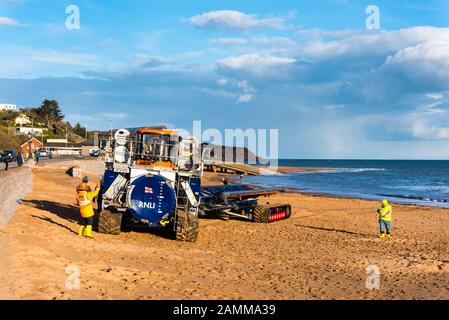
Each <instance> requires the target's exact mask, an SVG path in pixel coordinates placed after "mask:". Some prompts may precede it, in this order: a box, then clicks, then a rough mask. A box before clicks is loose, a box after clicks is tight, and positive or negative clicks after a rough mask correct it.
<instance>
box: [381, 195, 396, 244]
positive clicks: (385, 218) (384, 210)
mask: <svg viewBox="0 0 449 320" xmlns="http://www.w3.org/2000/svg"><path fill="white" fill-rule="evenodd" d="M377 213H378V214H379V225H380V237H381V238H385V237H387V238H389V237H391V220H392V216H391V215H392V214H393V207H392V206H391V205H390V204H389V203H388V201H387V200H382V203H381V205H380V207H379V208H378V209H377Z"/></svg>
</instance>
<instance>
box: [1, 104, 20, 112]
mask: <svg viewBox="0 0 449 320" xmlns="http://www.w3.org/2000/svg"><path fill="white" fill-rule="evenodd" d="M6 110H13V111H16V110H17V106H16V105H15V104H4V103H0V111H6Z"/></svg>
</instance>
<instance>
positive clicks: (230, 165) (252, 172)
mask: <svg viewBox="0 0 449 320" xmlns="http://www.w3.org/2000/svg"><path fill="white" fill-rule="evenodd" d="M204 170H205V171H211V172H222V173H234V174H243V175H248V176H258V175H260V174H261V173H260V169H259V168H258V167H255V166H252V165H248V164H243V163H234V162H221V161H213V160H207V161H204Z"/></svg>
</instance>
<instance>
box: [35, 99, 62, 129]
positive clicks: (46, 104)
mask: <svg viewBox="0 0 449 320" xmlns="http://www.w3.org/2000/svg"><path fill="white" fill-rule="evenodd" d="M36 111H37V114H38V116H39V117H40V118H42V120H44V121H45V122H46V123H47V125H48V126H49V127H50V124H51V123H52V122H58V121H61V120H62V119H64V115H63V114H62V111H61V109H60V108H59V104H58V101H56V100H47V99H45V100H44V101H42V105H41V106H40V107H39V108H38V109H37V110H36Z"/></svg>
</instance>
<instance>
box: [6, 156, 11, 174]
mask: <svg viewBox="0 0 449 320" xmlns="http://www.w3.org/2000/svg"><path fill="white" fill-rule="evenodd" d="M11 161H12V155H11V154H10V153H8V154H7V155H6V157H5V171H8V168H9V163H10V162H11Z"/></svg>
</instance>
